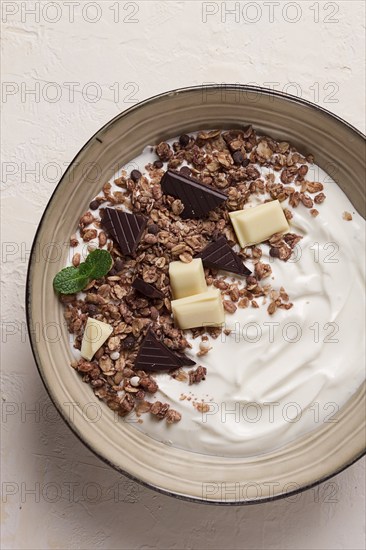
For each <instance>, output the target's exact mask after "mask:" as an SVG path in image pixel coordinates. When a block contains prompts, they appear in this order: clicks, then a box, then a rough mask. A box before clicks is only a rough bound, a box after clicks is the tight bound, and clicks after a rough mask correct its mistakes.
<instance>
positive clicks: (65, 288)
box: [53, 266, 89, 294]
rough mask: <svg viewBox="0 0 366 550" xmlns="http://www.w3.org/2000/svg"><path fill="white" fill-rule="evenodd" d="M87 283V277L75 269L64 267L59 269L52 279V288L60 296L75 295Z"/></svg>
mask: <svg viewBox="0 0 366 550" xmlns="http://www.w3.org/2000/svg"><path fill="white" fill-rule="evenodd" d="M88 282H89V277H87V276H85V275H84V274H83V273H80V270H79V268H77V267H73V266H71V267H65V268H64V269H61V271H59V272H58V273H57V275H56V276H55V278H54V279H53V287H54V289H55V290H57V292H60V293H61V294H76V292H79V291H80V290H82V289H83V288H84V287H85V286H86V285H87V284H88Z"/></svg>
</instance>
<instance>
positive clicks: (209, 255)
mask: <svg viewBox="0 0 366 550" xmlns="http://www.w3.org/2000/svg"><path fill="white" fill-rule="evenodd" d="M195 257H196V258H201V259H202V263H203V265H204V266H205V267H211V268H213V269H222V270H223V271H230V272H231V273H237V274H238V275H244V276H245V277H247V276H248V275H250V274H251V271H250V270H249V269H248V268H247V267H246V266H245V265H244V264H243V261H242V260H241V258H240V256H238V254H236V252H234V250H233V249H232V248H231V246H230V245H229V243H228V242H227V240H226V238H225V237H224V236H221V237H219V238H218V239H217V240H216V241H213V242H212V243H210V244H208V245H207V246H206V248H204V249H203V250H202V252H200V253H199V254H197V255H196V256H195Z"/></svg>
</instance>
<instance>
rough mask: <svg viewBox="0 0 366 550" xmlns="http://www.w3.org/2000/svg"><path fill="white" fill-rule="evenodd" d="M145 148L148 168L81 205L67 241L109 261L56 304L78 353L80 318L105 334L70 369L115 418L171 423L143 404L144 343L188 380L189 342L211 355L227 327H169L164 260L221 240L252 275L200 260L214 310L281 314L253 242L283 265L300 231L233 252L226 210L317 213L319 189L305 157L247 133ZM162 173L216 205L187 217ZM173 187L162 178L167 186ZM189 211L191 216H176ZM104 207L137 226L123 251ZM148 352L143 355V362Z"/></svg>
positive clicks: (75, 261)
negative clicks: (278, 207)
mask: <svg viewBox="0 0 366 550" xmlns="http://www.w3.org/2000/svg"><path fill="white" fill-rule="evenodd" d="M155 153H156V160H155V161H153V162H151V163H149V164H148V165H147V166H146V167H145V169H146V172H144V173H141V172H140V171H139V170H136V169H135V170H133V171H132V172H131V173H126V172H122V174H121V176H120V177H118V179H116V180H115V181H114V184H115V185H112V184H111V183H109V182H108V183H105V184H104V185H103V188H102V192H101V193H100V194H99V195H98V196H97V197H95V198H94V199H93V200H92V201H91V203H90V209H89V210H88V211H87V212H86V213H84V214H83V215H82V216H81V218H80V223H79V228H78V232H77V233H76V234H75V235H72V237H71V239H70V245H71V247H77V246H78V245H79V244H80V243H81V242H83V243H89V245H88V250H89V252H92V251H95V249H100V250H106V251H108V252H109V254H110V255H111V257H112V260H113V265H112V267H111V268H110V269H109V271H108V272H107V273H106V274H105V275H104V276H102V277H99V278H93V273H95V272H96V271H93V269H94V268H91V267H90V266H89V271H88V272H87V274H88V275H87V277H88V278H86V279H85V286H84V287H83V291H82V293H73V294H63V293H61V294H60V300H61V302H62V303H63V305H64V307H65V313H64V315H65V319H66V322H67V325H68V329H69V331H70V333H72V334H73V335H74V336H75V340H74V346H75V348H76V349H79V350H80V349H81V348H82V342H83V335H84V331H85V327H86V323H87V321H88V319H95V320H96V321H100V322H102V323H106V324H108V325H109V326H110V327H111V334H110V336H108V337H107V338H106V340H105V342H104V344H103V345H102V346H101V347H99V349H98V350H97V351H96V352H95V353H94V355H93V356H92V358H91V359H90V360H87V359H84V358H82V359H80V360H78V361H76V360H75V361H74V362H73V363H72V366H73V367H74V368H75V369H76V370H77V371H78V372H79V373H80V374H81V375H82V378H83V381H84V382H87V383H89V384H90V385H91V387H92V388H93V391H94V393H95V395H96V396H97V397H99V398H100V399H102V400H104V401H105V402H106V403H107V405H108V407H109V408H110V409H112V410H113V411H116V413H117V414H118V415H120V416H125V415H127V414H129V413H131V412H132V411H135V413H136V414H137V416H141V414H142V413H147V412H149V413H150V414H151V415H154V416H155V417H156V418H157V419H159V420H161V419H165V420H166V421H167V422H168V423H174V422H177V421H179V420H180V419H181V415H180V413H178V412H177V411H175V410H173V409H172V408H171V407H170V406H169V404H168V403H161V402H160V401H156V400H154V398H153V396H154V394H155V393H156V392H157V390H158V376H156V373H157V372H158V370H159V369H158V368H156V369H154V368H152V369H150V370H149V369H142V368H141V365H142V364H144V363H143V362H141V361H142V359H141V348H142V345H143V342H144V341H145V339H146V338H147V335H150V336H149V337H150V339H151V338H153V347H154V346H155V348H156V350H160V352H159V353H161V354H162V356H164V358H165V359H166V358H167V357H169V354H168V355H167V354H166V352H165V351H164V350H170V352H171V355H170V359H169V361H170V362H168V363H167V364H169V365H170V366H171V367H172V366H174V364H175V367H174V368H169V369H168V370H169V372H170V374H171V376H172V377H173V378H175V379H176V380H181V381H182V383H183V384H187V385H189V384H196V383H199V382H201V381H202V380H204V379H205V377H206V375H209V373H207V370H206V368H204V367H202V366H199V365H198V366H195V367H194V368H191V367H193V366H194V363H195V362H194V361H192V360H189V359H188V358H187V356H185V355H184V351H186V350H187V349H189V348H191V344H190V342H189V338H190V337H193V338H194V339H195V338H200V340H201V344H200V346H199V351H198V353H197V361H199V358H200V357H201V356H203V355H206V354H207V353H209V352H210V349H211V347H212V343H211V338H213V339H215V338H217V337H218V336H219V335H220V333H221V331H225V333H226V334H227V333H228V332H229V331H228V330H227V329H226V328H225V325H222V326H212V327H210V326H199V327H193V328H192V329H187V330H182V329H181V328H179V327H178V326H176V324H175V323H174V319H173V316H172V300H173V298H174V297H173V296H172V289H171V284H170V277H169V266H170V264H171V263H172V262H176V261H179V262H182V263H184V264H190V263H191V262H192V260H193V259H194V258H195V257H198V256H199V255H200V254H201V255H202V252H203V251H204V250H205V249H207V247H208V246H209V245H210V244H211V243H213V242H216V241H217V240H218V239H219V238H222V237H224V238H225V239H226V241H227V245H229V247H230V248H231V249H232V250H233V251H235V255H236V257H237V258H239V259H240V262H244V263H245V262H246V267H249V269H250V271H249V270H247V274H246V276H244V275H237V274H235V275H234V274H233V273H224V272H223V271H222V270H220V269H215V268H214V267H212V266H210V267H207V264H206V265H205V263H203V266H204V278H205V281H206V284H207V286H208V287H209V288H214V289H218V290H219V291H220V293H221V296H222V304H223V308H224V312H225V313H226V314H229V315H232V314H235V311H236V310H237V308H249V307H251V308H259V307H262V305H263V304H265V305H264V307H266V308H267V311H268V314H269V315H274V314H275V312H276V310H277V309H285V310H287V309H290V308H291V307H292V306H293V304H292V303H291V302H290V297H289V296H288V294H287V293H286V290H285V289H284V288H283V287H281V286H280V287H276V288H273V287H272V285H271V283H270V282H269V279H270V276H271V273H272V269H271V265H270V264H269V263H266V262H264V261H262V246H265V247H268V249H269V254H270V256H271V257H273V258H274V261H284V262H286V261H288V260H289V258H290V257H291V254H292V253H293V250H294V248H295V246H296V245H297V244H298V242H299V241H300V239H301V238H302V237H301V235H297V234H295V233H293V232H291V230H290V231H288V232H286V233H282V232H279V233H275V234H272V235H270V236H269V238H268V239H266V241H265V242H264V243H263V244H253V245H249V246H245V247H241V248H240V247H239V245H238V238H237V234H236V232H235V230H234V228H233V223H232V221H231V217H230V213H233V212H237V211H241V210H243V209H244V210H245V208H246V206H247V205H248V203H250V204H253V201H255V204H263V203H267V202H269V201H279V203H285V201H286V203H285V204H286V207H285V208H282V210H283V213H284V216H285V218H286V220H287V221H289V222H290V223H291V219H292V217H293V215H294V214H293V209H295V208H296V207H297V206H298V205H299V204H302V205H303V206H304V207H306V208H307V209H309V215H310V216H313V217H314V218H315V217H316V216H317V215H318V213H319V212H318V210H317V209H316V208H315V206H318V205H320V204H321V203H322V202H323V201H324V199H325V194H324V193H323V185H322V184H321V183H318V182H314V181H308V180H307V179H306V177H307V173H308V168H309V164H311V163H313V157H312V156H311V155H309V156H307V157H306V158H305V157H304V156H302V155H301V154H300V153H298V152H297V151H296V150H295V149H294V148H293V147H291V146H290V144H289V143H287V142H277V141H275V140H273V139H271V138H270V137H267V136H260V135H257V134H256V132H255V130H254V129H253V128H252V127H251V126H249V127H247V128H244V129H235V130H229V131H221V130H211V131H201V132H198V133H195V134H194V135H182V136H180V137H179V139H177V141H175V142H174V143H173V144H172V145H170V144H169V143H167V142H162V143H159V144H158V145H157V146H156V148H155ZM168 172H169V173H170V174H173V179H174V177H178V176H179V177H182V178H185V179H186V181H188V182H189V181H191V182H193V185H196V187H198V189H200V184H203V185H204V186H207V189H208V190H212V191H215V193H216V192H217V193H216V195H213V196H215V197H218V199H217V200H218V201H219V198H220V196H224V198H223V199H222V200H221V203H220V204H218V206H216V207H215V208H214V209H212V210H210V211H209V212H207V214H206V215H205V216H202V217H195V216H194V215H193V214H194V208H196V210H197V209H198V210H199V209H200V204H201V203H199V201H198V202H197V204H196V205H194V204H193V205H192V204H191V203H190V204H189V205H187V203H186V204H185V202H184V200H182V197H180V194H179V193H171V192H170V191H169V189H170V188H171V187H169V186H168V187H167V189H168V192H167V191H166V190H165V191H164V189H165V188H166V185H167V184H166V183H165V184H164V185H165V187H164V185H162V183H161V182H162V179H163V177H165V178H166V174H167V173H168ZM172 181H173V180H169V182H168V183H169V185H170V184H171V182H172ZM195 182H198V184H196V183H195ZM173 183H174V181H173ZM179 197H180V198H179ZM215 200H216V199H215ZM219 202H220V201H219ZM187 208H188V211H189V209H191V211H189V212H191V214H189V212H188V215H186V214H187ZM111 209H117V210H119V209H120V210H122V211H124V212H129V213H132V214H134V215H135V218H134V219H135V220H137V221H136V224H137V225H136V232H135V234H134V235H135V241H134V242H133V243H132V241H131V242H130V241H128V240H127V241H126V243H125V244H126V246H129V245H131V246H130V249H129V250H127V252H128V253H127V254H126V251H125V252H123V251H122V249H121V248H122V247H121V246H120V245H119V243H118V239H117V238H116V237H118V235H116V232H114V230H115V227H116V226H115V225H113V223H115V222H113V217H111ZM192 209H193V210H192ZM192 212H193V214H192ZM107 214H108V215H107ZM112 214H113V212H112ZM107 218H108V219H107ZM138 220H140V221H139V222H138ZM314 223H316V222H314ZM122 225H123V223H122ZM137 234H138V236H137ZM131 243H132V244H133V246H132V244H131ZM227 245H226V244H225V246H227ZM81 260H82V258H81V255H80V253H79V252H75V254H74V256H73V258H72V266H73V268H77V269H78V268H80V266H81V265H82V266H83V265H84V264H81ZM235 261H237V260H235ZM89 263H90V264H91V262H89ZM85 269H86V268H83V270H84V271H83V270H82V271H83V272H85ZM145 344H146V342H145ZM145 347H146V346H145ZM155 348H154V349H155ZM149 349H150V348H149ZM145 351H146V350H145ZM151 353H152V352H151ZM157 353H158V352H157ZM167 353H168V352H167ZM139 354H140V355H139ZM150 356H151V354H150V355H149V353H145V362H146V364H147V365H148V361H149V359H151V357H150ZM187 367H188V369H189V370H187Z"/></svg>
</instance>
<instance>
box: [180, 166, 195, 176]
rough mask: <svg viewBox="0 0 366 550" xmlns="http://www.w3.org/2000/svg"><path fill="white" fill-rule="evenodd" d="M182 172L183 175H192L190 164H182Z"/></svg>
mask: <svg viewBox="0 0 366 550" xmlns="http://www.w3.org/2000/svg"><path fill="white" fill-rule="evenodd" d="M179 173H180V174H183V176H188V177H189V176H191V175H192V170H191V169H190V168H189V167H188V166H182V168H181V169H180V170H179Z"/></svg>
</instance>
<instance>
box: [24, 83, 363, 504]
mask: <svg viewBox="0 0 366 550" xmlns="http://www.w3.org/2000/svg"><path fill="white" fill-rule="evenodd" d="M248 123H250V124H252V125H253V126H254V127H255V128H256V129H257V130H258V131H259V132H261V133H264V134H268V135H271V136H273V137H274V138H276V139H278V140H286V141H290V142H292V144H294V145H295V146H296V147H297V148H298V150H299V151H300V152H302V153H304V154H305V153H308V152H313V153H315V154H316V161H317V164H319V165H320V166H321V167H322V168H324V169H325V170H326V171H328V172H329V173H330V174H331V176H332V177H333V179H335V180H336V182H337V183H338V185H340V187H341V188H342V189H343V190H344V192H345V193H346V195H348V197H349V198H350V200H351V202H352V203H353V205H354V207H355V208H356V209H357V210H358V211H359V212H360V213H361V214H362V215H363V216H365V200H364V199H365V192H364V187H363V182H364V175H365V149H364V136H362V134H360V132H358V131H357V130H356V129H355V128H353V127H352V126H350V125H349V124H347V123H346V122H344V121H343V120H341V119H340V118H338V117H336V116H334V115H333V114H331V113H329V112H327V111H325V110H324V109H321V108H320V107H318V106H315V105H313V104H311V103H308V102H306V101H303V100H300V99H297V98H294V97H291V96H286V95H283V94H280V93H273V92H269V91H268V90H265V89H261V88H254V87H247V86H237V85H233V86H228V85H225V86H206V87H194V88H185V89H180V90H175V91H172V92H167V93H164V94H161V95H158V96H156V97H153V98H151V99H148V100H146V101H144V102H142V103H139V104H138V105H136V106H134V107H132V108H131V109H128V110H127V111H125V112H123V113H121V114H120V115H119V116H117V117H116V118H114V119H113V120H112V121H111V122H109V123H108V124H106V125H105V126H104V127H103V128H102V129H101V130H99V131H98V132H97V133H96V134H95V135H94V136H93V137H92V138H91V139H90V140H89V141H88V143H87V144H86V145H85V146H84V147H83V148H82V149H81V151H80V152H79V153H78V155H77V156H76V158H75V159H74V160H73V161H72V163H71V164H70V166H69V168H68V169H67V171H66V173H65V174H64V176H63V177H62V179H61V181H60V183H59V184H58V186H57V188H56V190H55V192H54V193H53V195H52V197H51V199H50V202H49V204H48V206H47V208H46V210H45V213H44V215H43V217H42V220H41V222H40V224H39V227H38V231H37V234H36V237H35V241H34V245H33V251H32V255H31V259H30V265H29V271H28V284H27V315H28V323H29V329H30V331H29V332H30V334H31V344H32V348H33V353H34V357H35V360H36V362H37V365H38V369H39V372H40V374H41V377H42V379H43V381H44V384H45V386H46V388H47V390H48V392H49V394H50V396H51V398H52V400H53V402H54V404H55V405H56V407H57V409H58V410H59V412H60V414H61V415H62V417H63V418H64V419H65V420H66V422H67V423H68V424H69V426H70V428H71V429H72V430H73V431H74V433H76V434H77V436H78V437H79V438H80V439H81V440H82V441H83V442H84V443H85V444H86V445H87V446H88V447H89V448H90V449H91V450H92V451H94V452H95V453H96V454H97V455H98V456H99V457H100V458H102V459H103V460H105V461H106V462H107V463H109V464H110V465H111V466H113V467H114V468H116V469H117V470H119V471H121V472H122V473H124V474H126V475H128V476H130V477H131V478H133V479H136V480H138V481H140V482H141V483H143V484H146V485H148V486H150V487H153V488H154V489H157V490H158V491H161V492H163V493H167V494H170V495H174V496H178V497H182V498H187V499H192V500H197V501H201V502H202V501H203V502H210V503H218V504H243V503H256V502H263V501H266V500H270V499H275V498H278V497H281V496H285V495H289V494H290V493H293V492H296V491H301V490H304V489H306V488H308V487H310V486H312V485H314V484H317V483H319V482H321V481H324V480H325V479H327V478H329V477H330V476H332V475H334V474H336V473H337V472H340V471H341V470H343V469H344V468H346V467H347V466H349V465H350V464H352V463H353V462H354V461H356V460H357V459H358V458H360V456H361V455H362V454H363V453H364V444H365V385H363V386H362V387H360V388H359V390H358V391H357V392H356V393H355V394H354V395H353V396H352V398H351V399H350V400H349V401H348V402H347V403H346V404H345V406H344V407H342V408H341V410H340V411H339V412H338V415H337V422H335V423H331V424H324V425H321V426H319V428H317V429H316V430H315V431H313V432H312V433H310V434H308V435H306V436H304V437H301V438H299V439H297V440H296V441H294V442H293V443H291V444H289V445H287V446H285V447H283V448H281V449H278V450H274V451H273V452H271V453H269V454H266V455H262V456H254V457H250V458H242V459H241V458H223V457H218V456H207V455H203V454H199V453H192V452H188V451H183V450H180V449H177V448H174V447H170V446H168V445H166V444H163V443H159V442H158V441H155V440H153V439H151V438H149V437H148V436H146V435H144V434H142V433H141V432H140V431H138V430H137V429H136V428H135V427H134V426H133V424H130V423H128V422H124V421H119V422H117V421H116V418H115V417H114V415H113V413H112V411H110V409H108V407H107V406H106V405H104V404H103V403H102V402H100V401H98V399H97V397H95V396H94V394H93V392H92V391H91V389H90V387H89V386H88V385H87V384H84V383H83V382H82V380H81V377H80V376H79V375H78V374H77V373H76V372H75V370H74V369H72V368H70V361H71V360H72V355H71V351H70V347H69V343H68V341H69V340H68V333H67V329H66V326H65V324H64V321H63V308H62V306H61V305H60V303H59V301H58V299H57V296H56V295H55V293H54V291H53V288H52V280H53V277H54V276H55V274H56V273H57V272H58V271H59V270H60V269H62V268H63V267H64V265H65V262H66V258H67V255H68V242H69V237H70V234H72V233H73V232H74V231H75V230H76V227H77V224H78V220H79V218H80V215H81V214H82V213H83V212H84V211H86V210H87V208H88V204H89V202H90V200H91V198H92V197H94V196H95V195H96V194H97V193H98V192H99V191H100V188H101V183H104V182H105V181H107V180H108V179H110V178H111V177H112V176H113V174H114V173H115V172H116V169H117V168H118V167H121V166H122V165H124V164H126V163H128V162H129V161H130V160H131V159H134V158H135V157H136V156H137V155H139V154H140V153H141V151H142V150H143V148H144V147H145V146H146V145H147V144H151V145H154V144H157V143H159V142H160V141H161V140H164V139H167V138H170V137H172V136H176V135H180V134H182V133H188V132H190V131H194V130H198V129H202V128H207V129H208V128H234V127H238V126H243V125H246V124H248ZM37 326H38V327H41V330H32V329H34V328H36V327H37ZM37 335H38V337H37ZM345 361H346V359H345ZM70 403H73V404H74V406H73V407H71V405H70ZM93 406H95V407H99V409H98V410H100V412H99V418H98V420H97V421H92V420H91V419H90V416H92V417H93V418H94V420H95V412H94V414H92V415H91V414H90V411H91V409H90V407H93ZM71 411H73V413H72V414H71ZM91 413H93V411H91Z"/></svg>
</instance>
